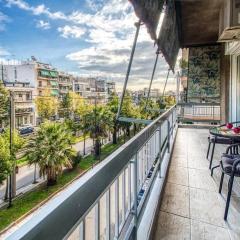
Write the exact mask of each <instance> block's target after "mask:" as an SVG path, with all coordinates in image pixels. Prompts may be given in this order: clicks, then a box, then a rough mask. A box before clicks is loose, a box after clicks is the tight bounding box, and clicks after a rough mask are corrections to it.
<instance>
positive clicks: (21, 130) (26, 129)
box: [19, 125, 34, 135]
mask: <svg viewBox="0 0 240 240" xmlns="http://www.w3.org/2000/svg"><path fill="white" fill-rule="evenodd" d="M33 132H34V128H33V126H31V125H25V126H22V127H20V128H19V133H20V135H25V134H30V133H33Z"/></svg>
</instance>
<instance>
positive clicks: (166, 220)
mask: <svg viewBox="0 0 240 240" xmlns="http://www.w3.org/2000/svg"><path fill="white" fill-rule="evenodd" d="M207 137H208V130H205V129H187V128H179V129H178V134H177V137H176V143H175V146H174V150H173V155H172V159H171V164H170V168H169V174H168V178H167V183H166V187H165V192H164V195H163V199H162V202H161V207H160V212H159V213H158V223H157V227H156V231H155V236H154V239H155V240H158V239H161V240H162V239H164V240H165V239H166V240H174V239H176V240H181V239H186V240H187V239H192V240H237V239H240V184H239V179H237V178H235V181H234V188H233V194H232V198H231V203H230V208H229V214H228V221H227V222H225V221H224V220H223V214H224V209H225V203H226V193H227V180H228V178H227V177H225V182H224V185H223V191H222V195H220V194H219V193H218V186H219V180H220V170H219V169H216V170H215V173H214V177H213V178H212V177H211V176H210V171H209V170H208V165H209V161H208V160H207V159H206V152H207V146H208V142H207ZM225 149H226V146H223V145H222V146H220V145H218V146H216V148H215V155H214V160H215V163H217V162H218V159H219V158H220V156H221V153H222V152H225ZM213 165H215V164H213Z"/></svg>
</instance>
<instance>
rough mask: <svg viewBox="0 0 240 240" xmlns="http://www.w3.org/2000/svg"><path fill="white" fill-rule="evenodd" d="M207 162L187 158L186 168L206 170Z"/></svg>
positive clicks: (198, 158) (200, 159)
mask: <svg viewBox="0 0 240 240" xmlns="http://www.w3.org/2000/svg"><path fill="white" fill-rule="evenodd" d="M208 166H209V161H207V160H206V159H202V158H200V157H196V156H194V157H192V158H191V157H188V167H189V168H196V169H205V170H208Z"/></svg>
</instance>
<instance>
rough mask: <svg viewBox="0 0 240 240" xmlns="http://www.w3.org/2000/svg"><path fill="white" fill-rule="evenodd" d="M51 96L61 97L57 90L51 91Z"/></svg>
mask: <svg viewBox="0 0 240 240" xmlns="http://www.w3.org/2000/svg"><path fill="white" fill-rule="evenodd" d="M51 95H52V96H58V95H59V91H58V90H56V89H53V90H51Z"/></svg>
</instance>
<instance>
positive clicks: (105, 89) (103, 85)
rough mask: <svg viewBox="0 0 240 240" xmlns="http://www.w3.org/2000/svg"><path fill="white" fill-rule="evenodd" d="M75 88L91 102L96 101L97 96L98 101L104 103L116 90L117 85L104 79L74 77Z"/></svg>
mask: <svg viewBox="0 0 240 240" xmlns="http://www.w3.org/2000/svg"><path fill="white" fill-rule="evenodd" d="M73 90H74V91H75V92H76V93H77V94H79V95H80V96H82V97H83V98H84V99H86V100H88V101H89V102H90V103H94V102H95V97H96V99H97V102H98V103H102V104H103V103H106V101H107V99H108V98H109V96H110V95H111V94H112V93H113V92H116V85H115V83H114V82H107V81H106V80H104V79H97V78H83V77H74V79H73Z"/></svg>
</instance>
